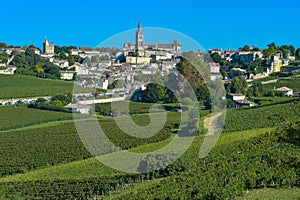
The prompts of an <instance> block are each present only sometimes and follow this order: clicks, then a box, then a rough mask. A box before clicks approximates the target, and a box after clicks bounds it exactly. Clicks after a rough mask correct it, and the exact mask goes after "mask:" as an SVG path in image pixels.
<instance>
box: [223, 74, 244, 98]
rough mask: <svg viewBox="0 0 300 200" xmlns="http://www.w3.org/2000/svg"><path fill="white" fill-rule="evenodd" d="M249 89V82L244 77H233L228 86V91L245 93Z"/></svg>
mask: <svg viewBox="0 0 300 200" xmlns="http://www.w3.org/2000/svg"><path fill="white" fill-rule="evenodd" d="M246 89H247V82H246V80H245V78H243V77H235V78H233V79H232V80H231V81H230V83H229V85H228V86H227V91H228V92H230V93H242V94H244V93H245V92H246Z"/></svg>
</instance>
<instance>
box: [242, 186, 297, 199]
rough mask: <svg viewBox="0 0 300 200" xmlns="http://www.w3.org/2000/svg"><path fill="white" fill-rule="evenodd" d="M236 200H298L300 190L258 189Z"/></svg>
mask: <svg viewBox="0 0 300 200" xmlns="http://www.w3.org/2000/svg"><path fill="white" fill-rule="evenodd" d="M237 199H238V200H299V199H300V189H299V188H292V189H270V188H267V189H260V190H252V191H250V192H248V193H245V194H244V195H243V196H241V197H239V198H237Z"/></svg>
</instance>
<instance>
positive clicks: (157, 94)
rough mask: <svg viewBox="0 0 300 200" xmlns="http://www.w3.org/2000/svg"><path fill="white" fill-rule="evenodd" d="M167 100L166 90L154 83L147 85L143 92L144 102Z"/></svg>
mask: <svg viewBox="0 0 300 200" xmlns="http://www.w3.org/2000/svg"><path fill="white" fill-rule="evenodd" d="M167 98H168V94H167V88H165V87H164V86H162V85H159V84H156V83H149V84H148V85H147V89H146V90H145V91H144V101H145V102H151V103H157V102H163V101H165V100H166V99H167Z"/></svg>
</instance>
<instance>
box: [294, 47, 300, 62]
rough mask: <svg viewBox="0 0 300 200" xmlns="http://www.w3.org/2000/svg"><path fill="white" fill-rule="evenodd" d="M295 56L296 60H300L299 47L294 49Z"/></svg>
mask: <svg viewBox="0 0 300 200" xmlns="http://www.w3.org/2000/svg"><path fill="white" fill-rule="evenodd" d="M295 56H296V60H300V48H298V49H297V50H296V54H295Z"/></svg>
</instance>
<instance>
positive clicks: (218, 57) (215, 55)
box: [210, 52, 222, 63]
mask: <svg viewBox="0 0 300 200" xmlns="http://www.w3.org/2000/svg"><path fill="white" fill-rule="evenodd" d="M210 56H211V58H212V59H213V61H214V62H217V63H220V62H221V60H222V58H221V56H220V55H219V54H218V53H217V52H214V53H212V54H211V55H210Z"/></svg>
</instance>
